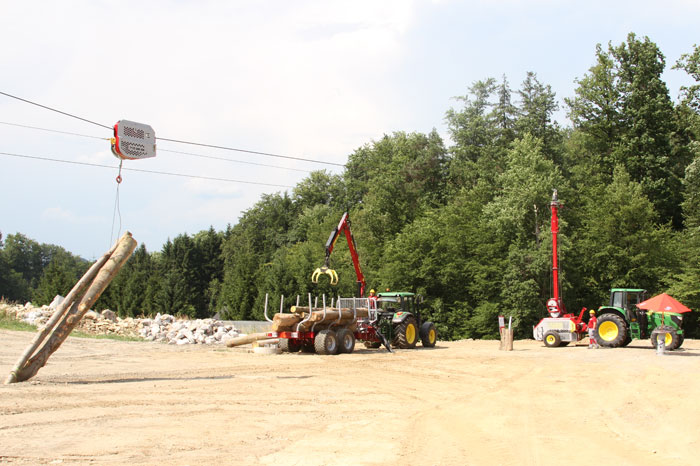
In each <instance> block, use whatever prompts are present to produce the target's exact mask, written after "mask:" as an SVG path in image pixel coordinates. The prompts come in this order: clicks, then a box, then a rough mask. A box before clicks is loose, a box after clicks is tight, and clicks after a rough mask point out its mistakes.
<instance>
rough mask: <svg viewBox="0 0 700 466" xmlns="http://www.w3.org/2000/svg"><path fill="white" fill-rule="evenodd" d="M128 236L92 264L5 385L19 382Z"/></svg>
mask: <svg viewBox="0 0 700 466" xmlns="http://www.w3.org/2000/svg"><path fill="white" fill-rule="evenodd" d="M127 235H130V233H129V232H127V233H124V235H123V236H122V237H121V238H119V240H118V241H117V242H116V243H114V245H113V246H112V248H111V249H110V250H109V251H108V252H107V253H105V254H104V255H103V256H102V257H100V258H99V259H98V260H97V261H96V262H95V263H94V264H92V267H90V268H89V269H88V271H87V272H85V275H83V277H82V278H81V279H80V280H79V281H78V283H76V284H75V286H74V287H73V289H72V290H70V293H68V295H67V296H66V297H65V298H64V300H63V302H61V304H59V305H58V306H57V307H56V310H55V311H54V313H53V314H52V315H51V318H50V319H49V320H48V322H46V325H44V326H43V327H42V328H40V329H39V332H38V333H37V334H36V335H35V336H34V339H33V340H32V342H31V344H30V345H29V346H28V347H27V349H26V350H24V353H22V355H21V356H20V357H19V359H18V360H17V363H16V364H15V366H14V367H13V368H12V371H11V372H10V375H9V376H8V377H7V380H6V381H5V385H7V384H10V383H13V382H17V380H16V378H15V376H14V374H15V373H17V372H18V371H19V370H21V369H22V367H23V366H24V365H25V364H26V363H27V360H29V358H30V357H31V356H32V354H34V352H35V351H36V349H37V348H38V347H39V345H41V342H43V341H44V339H46V336H47V335H48V334H49V333H50V332H51V331H52V330H53V329H54V327H56V324H58V322H59V321H61V319H62V318H63V315H64V314H65V312H66V311H67V310H69V309H70V308H71V306H72V305H73V302H74V301H76V300H78V301H79V300H80V299H81V298H82V296H83V294H84V292H85V290H86V289H87V287H88V285H89V284H90V283H91V282H92V280H94V278H95V276H96V275H97V272H98V271H99V270H100V268H102V266H103V265H105V263H106V262H107V260H109V257H110V256H111V255H112V253H113V252H114V250H115V249H116V248H117V246H118V245H119V243H121V241H122V240H123V239H124V238H125V237H126V236H127Z"/></svg>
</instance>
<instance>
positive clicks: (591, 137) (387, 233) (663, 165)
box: [0, 34, 700, 338]
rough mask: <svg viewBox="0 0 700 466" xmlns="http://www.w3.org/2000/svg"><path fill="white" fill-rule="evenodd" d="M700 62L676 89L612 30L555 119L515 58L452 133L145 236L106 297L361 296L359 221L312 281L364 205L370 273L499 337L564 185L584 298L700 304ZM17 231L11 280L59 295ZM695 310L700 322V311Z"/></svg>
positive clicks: (564, 262)
mask: <svg viewBox="0 0 700 466" xmlns="http://www.w3.org/2000/svg"><path fill="white" fill-rule="evenodd" d="M699 66H700V48H699V47H698V46H694V47H693V49H692V50H691V51H690V52H689V53H688V54H686V55H683V56H682V57H681V58H680V59H679V60H678V61H677V62H676V63H675V64H674V68H676V69H679V70H684V71H685V72H687V73H688V75H689V76H691V77H692V78H693V80H694V81H695V83H697V84H695V85H692V86H688V87H684V88H683V89H682V90H681V95H680V96H679V99H678V101H677V102H674V100H672V99H671V96H670V95H669V91H668V88H667V86H666V83H665V82H664V81H663V80H662V77H661V75H662V73H663V71H664V69H665V67H666V62H665V58H664V55H663V54H662V53H661V51H660V50H659V48H658V46H657V45H656V44H655V43H654V42H652V41H651V40H649V38H647V37H644V38H638V37H637V36H635V35H634V34H630V35H629V36H628V37H627V40H626V41H625V42H623V43H621V44H618V45H615V44H608V45H607V46H601V45H599V46H597V47H596V49H595V55H594V63H593V64H592V66H591V67H590V69H589V70H588V72H586V74H585V75H584V76H583V77H582V78H580V79H579V80H577V81H576V83H577V88H576V91H575V95H574V96H572V97H570V98H567V99H564V108H563V110H565V111H566V112H567V115H568V117H569V119H570V121H571V126H570V127H560V126H559V125H558V124H557V122H556V121H554V119H553V116H554V113H555V112H557V111H558V110H560V108H559V104H558V102H557V99H556V96H555V94H554V92H553V91H552V90H551V87H550V86H549V85H546V84H544V83H542V82H540V81H539V79H538V78H537V76H536V74H535V73H528V74H527V75H526V76H525V78H524V80H523V81H522V83H521V84H520V85H519V87H518V88H517V89H513V88H512V87H511V85H510V83H509V81H508V80H507V78H506V77H505V76H504V77H502V78H501V79H499V80H496V79H493V78H488V79H485V80H483V81H478V82H476V83H474V84H473V85H472V86H471V87H470V88H469V89H468V93H467V94H466V95H464V96H462V97H459V102H460V105H459V107H458V108H453V109H450V110H448V111H447V113H446V121H447V125H448V128H449V132H450V138H451V140H452V141H453V145H451V146H448V145H446V144H445V142H444V141H443V140H442V139H441V138H440V136H439V135H438V134H437V132H435V131H433V132H431V133H430V134H418V133H410V134H407V133H404V132H397V133H394V134H392V135H386V136H384V137H383V138H382V139H380V140H378V141H372V142H370V143H368V144H366V145H365V146H363V147H361V148H359V149H357V150H356V151H355V152H353V153H352V154H351V155H350V156H349V159H348V162H347V165H346V170H345V172H344V173H343V174H342V175H333V174H329V173H327V172H325V171H317V172H313V173H312V174H311V175H310V176H309V177H307V178H306V179H305V180H303V181H302V182H301V183H299V184H298V185H297V186H296V187H295V188H294V189H293V190H292V191H291V192H285V193H278V194H272V195H265V196H263V197H262V199H261V200H260V201H259V202H258V203H257V204H256V205H255V206H254V207H252V208H251V209H249V210H248V211H247V212H245V214H244V215H243V216H242V218H241V219H240V220H239V222H238V223H237V224H235V225H234V226H230V227H229V228H227V229H226V231H223V232H216V231H214V230H213V229H210V230H208V231H203V232H200V233H198V234H196V235H194V236H188V235H180V236H178V237H176V238H175V239H174V240H172V241H169V242H168V243H167V244H166V245H165V246H164V247H163V249H162V251H160V252H154V253H149V252H148V251H146V249H145V248H144V247H143V246H142V247H140V248H139V249H138V250H137V251H136V252H135V253H134V256H133V257H132V258H131V259H130V261H129V262H128V264H127V265H126V267H125V269H124V271H123V272H122V273H121V274H120V275H119V276H118V277H117V279H116V280H115V281H114V282H113V284H112V285H111V286H110V288H109V289H108V291H107V292H106V293H105V295H104V296H103V297H102V299H101V300H100V303H99V305H100V306H103V307H109V308H110V309H112V310H115V311H117V312H118V313H119V314H120V315H122V316H127V315H137V314H153V313H156V312H168V313H180V314H187V315H190V316H192V317H207V316H211V315H213V314H214V313H216V312H219V313H220V315H222V316H225V317H228V318H232V319H260V318H261V317H262V304H263V300H264V296H265V293H270V296H273V297H274V299H275V300H277V299H278V297H279V295H280V294H283V295H285V296H296V295H297V294H301V295H305V294H306V293H309V292H311V293H313V294H314V295H317V294H318V295H320V294H321V293H326V294H328V295H330V294H334V295H337V294H340V295H343V296H350V295H352V294H353V293H354V292H355V273H354V270H353V268H352V263H351V259H350V254H349V251H348V248H347V246H345V245H344V244H343V242H344V239H342V238H341V239H340V240H339V242H338V243H337V246H336V249H335V251H334V253H333V256H332V257H331V262H332V266H333V268H335V269H336V270H337V271H338V273H339V275H340V277H341V280H340V283H339V285H338V286H337V287H333V288H332V287H330V285H328V283H327V282H324V283H321V284H318V285H314V284H312V283H311V282H310V275H311V272H312V271H313V270H314V269H315V268H316V267H318V266H320V265H322V263H323V258H324V250H323V245H324V244H325V241H326V239H327V238H328V235H329V233H330V232H331V231H332V230H333V228H334V227H335V226H336V225H337V222H338V220H339V219H340V217H341V215H342V213H343V212H344V211H349V212H350V218H351V220H352V230H353V233H354V236H355V239H356V240H357V247H358V250H359V254H360V259H361V262H362V266H363V271H364V272H365V275H366V277H367V281H368V285H369V287H372V288H377V289H380V290H383V289H385V288H391V289H393V290H409V291H415V292H418V293H421V294H423V295H424V296H425V297H426V305H427V307H428V312H429V314H430V317H431V318H432V319H433V320H434V321H435V322H436V323H437V324H438V330H439V332H440V333H441V336H442V337H448V338H484V337H486V338H489V337H494V336H496V335H497V329H496V322H497V320H496V317H497V316H498V315H499V314H504V315H506V316H509V315H510V316H512V317H513V319H514V323H515V325H516V333H517V335H518V336H520V337H527V336H530V335H531V328H532V325H534V324H536V323H537V321H538V320H539V319H540V318H541V317H543V316H545V315H546V310H545V302H546V300H547V298H549V297H550V296H551V293H552V283H551V252H550V251H551V235H550V232H549V221H550V212H549V203H550V200H551V198H552V190H553V189H557V190H558V193H559V198H560V199H561V200H562V202H563V207H562V209H561V221H560V232H561V234H560V261H561V262H560V265H561V278H562V290H563V296H564V302H565V304H566V306H567V308H568V311H570V312H578V310H580V308H581V307H582V306H586V307H589V308H591V307H597V306H599V305H600V304H603V303H604V302H606V301H607V299H608V298H607V297H608V293H609V289H610V288H611V287H641V288H645V289H647V290H649V291H650V292H651V293H653V294H656V293H660V292H664V291H666V292H669V293H671V294H672V295H673V296H674V297H676V298H678V299H679V300H681V301H682V302H684V303H685V304H686V305H688V306H689V307H691V308H692V309H700V286H699V283H700V260H699V259H700V235H699V234H698V232H699V229H700V207H699V205H700V204H698V200H699V199H700V69H699ZM15 236H17V235H15ZM13 241H14V240H13ZM10 246H11V241H10V237H8V239H7V241H6V242H5V245H4V246H3V248H2V250H1V251H0V279H1V280H2V281H0V294H5V295H6V296H10V294H9V293H8V292H7V291H6V290H7V289H8V288H6V286H9V285H7V283H10V282H7V281H6V278H5V277H7V276H8V275H7V270H8V267H9V270H10V275H9V277H15V279H19V278H18V277H19V276H21V277H23V279H24V280H26V285H27V286H26V287H25V288H23V289H24V292H30V294H31V295H32V299H34V300H37V301H39V302H40V301H41V300H42V299H43V300H46V299H49V300H50V298H49V297H48V296H49V295H51V297H53V295H52V294H51V293H46V294H44V295H41V298H40V297H39V296H40V295H39V294H36V297H35V295H34V292H35V291H32V290H33V286H37V287H38V286H39V282H41V281H42V280H44V278H43V276H39V277H38V278H37V276H36V275H32V276H31V279H30V278H28V277H29V276H25V270H24V269H21V270H20V269H18V268H16V267H14V263H13V262H12V261H13V259H12V257H14V256H12V254H13V253H8V247H9V249H10V250H12V247H10ZM3 261H4V262H3ZM50 263H52V261H51V262H49V264H50ZM62 263H64V264H65V263H66V262H65V261H64V262H62ZM3 264H4V265H3ZM44 265H47V264H46V263H44ZM77 265H81V266H82V267H85V264H80V263H77ZM2 267H5V268H4V269H3V268H2ZM55 268H56V269H61V266H60V263H58V261H57V265H56V267H55ZM66 268H67V266H66ZM79 268H80V267H77V268H76V269H75V270H78V269H79ZM32 270H34V269H32ZM69 270H70V269H69ZM49 273H50V272H49V267H48V266H47V267H46V269H45V272H44V275H49ZM51 273H52V274H56V273H57V271H54V272H51ZM32 280H38V281H37V282H32ZM46 280H47V281H48V280H49V279H48V278H47V279H46ZM12 283H14V282H12ZM51 283H53V282H51ZM55 283H58V281H57V280H56V282H55ZM12 286H15V285H12ZM17 289H18V290H21V289H22V288H21V287H20V288H17ZM59 291H63V292H65V291H64V290H59V289H58V288H56V292H59ZM54 294H55V293H54ZM278 303H279V301H277V305H279V304H278ZM273 306H274V304H273ZM691 314H695V313H691ZM687 320H688V322H687V325H688V327H687V329H688V330H689V334H690V336H697V328H696V321H697V319H696V318H695V316H694V315H691V316H689V318H688V319H687Z"/></svg>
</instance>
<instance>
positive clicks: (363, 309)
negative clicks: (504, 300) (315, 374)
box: [265, 212, 437, 354]
mask: <svg viewBox="0 0 700 466" xmlns="http://www.w3.org/2000/svg"><path fill="white" fill-rule="evenodd" d="M341 233H342V234H344V235H345V238H346V240H347V243H348V247H349V249H350V255H351V257H352V262H353V266H354V268H355V274H356V276H357V293H358V295H359V297H355V298H340V297H339V298H338V299H337V300H332V301H331V305H330V307H327V306H326V299H325V297H323V301H322V307H320V306H319V305H318V299H316V300H315V301H314V303H312V300H311V295H309V296H308V307H300V306H299V298H297V305H296V306H292V307H291V312H289V313H285V312H283V311H284V304H283V303H284V297H282V298H281V299H280V312H279V313H278V314H275V316H274V317H273V319H269V318H268V317H267V300H266V303H265V318H266V319H267V320H268V321H270V322H272V331H271V332H269V333H268V335H267V336H268V337H270V338H279V346H280V348H282V350H283V351H289V352H297V351H304V352H316V353H318V354H338V353H351V352H352V351H353V350H354V349H355V342H356V340H359V341H362V342H364V344H365V346H366V347H368V348H379V347H380V346H381V345H382V344H383V345H384V346H385V347H386V348H387V350H389V351H391V347H392V346H393V347H396V348H415V347H416V344H417V343H418V339H419V338H420V340H421V342H422V344H423V346H424V347H429V348H432V347H434V346H435V343H436V341H437V331H436V329H435V325H434V324H433V323H432V322H430V321H425V320H424V319H423V318H422V316H421V311H420V305H421V304H422V303H423V298H422V296H420V295H416V294H413V293H405V292H401V293H397V292H390V291H388V290H387V292H385V293H379V294H378V295H377V296H376V298H365V297H364V292H365V288H366V282H365V277H364V275H363V273H362V269H361V267H360V260H359V256H358V254H357V247H356V246H355V239H354V237H353V235H352V231H351V230H350V219H349V217H348V213H347V212H346V213H345V214H343V216H342V218H341V219H340V222H339V223H338V226H337V227H336V228H335V230H333V232H332V233H331V235H330V236H329V238H328V241H327V242H326V246H325V249H326V259H325V263H324V265H323V267H319V268H318V269H316V270H315V271H314V272H313V274H312V276H311V281H312V282H313V283H318V281H319V279H320V277H321V276H322V275H328V276H329V277H330V283H331V285H337V284H338V281H339V279H338V274H337V273H336V271H335V270H333V269H331V268H330V255H331V253H332V252H333V248H334V247H335V243H336V241H337V240H338V238H339V237H340V234H341Z"/></svg>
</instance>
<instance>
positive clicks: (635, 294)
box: [595, 288, 684, 350]
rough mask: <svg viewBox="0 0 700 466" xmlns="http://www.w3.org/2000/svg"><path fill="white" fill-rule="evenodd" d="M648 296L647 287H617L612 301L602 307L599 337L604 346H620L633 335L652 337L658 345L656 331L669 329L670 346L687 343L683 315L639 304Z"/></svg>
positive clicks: (667, 346)
mask: <svg viewBox="0 0 700 466" xmlns="http://www.w3.org/2000/svg"><path fill="white" fill-rule="evenodd" d="M645 300H646V290H642V289H638V288H613V289H612V290H610V304H609V305H607V306H601V307H600V308H599V309H598V313H597V314H598V325H597V327H596V331H595V334H596V340H597V341H598V344H599V345H600V346H605V347H608V348H618V347H621V346H627V345H629V344H630V342H631V341H632V340H633V339H644V338H650V340H651V344H652V345H653V346H654V347H656V344H657V343H656V333H655V332H654V330H657V331H659V332H662V333H665V340H664V344H665V346H666V349H668V350H674V349H676V348H680V346H681V345H682V344H683V338H684V337H683V316H682V315H681V314H677V313H673V312H665V313H663V314H662V313H658V312H648V311H644V310H641V309H638V308H637V306H636V305H637V304H640V303H642V302H643V301H645Z"/></svg>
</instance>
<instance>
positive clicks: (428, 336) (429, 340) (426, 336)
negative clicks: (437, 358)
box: [420, 322, 437, 348]
mask: <svg viewBox="0 0 700 466" xmlns="http://www.w3.org/2000/svg"><path fill="white" fill-rule="evenodd" d="M420 341H421V343H423V346H424V347H426V348H433V347H434V346H435V343H436V342H437V330H435V324H433V323H432V322H423V325H421V326H420Z"/></svg>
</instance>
